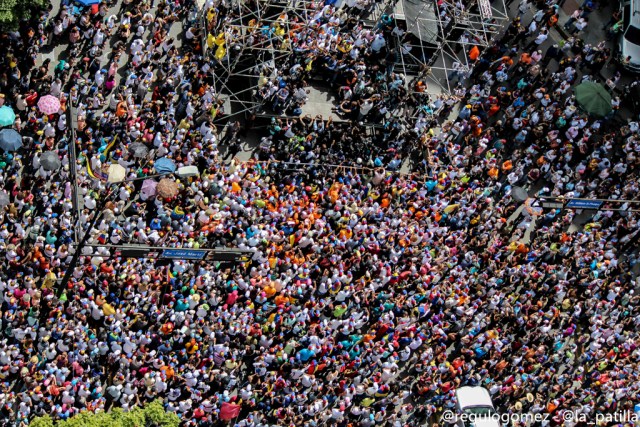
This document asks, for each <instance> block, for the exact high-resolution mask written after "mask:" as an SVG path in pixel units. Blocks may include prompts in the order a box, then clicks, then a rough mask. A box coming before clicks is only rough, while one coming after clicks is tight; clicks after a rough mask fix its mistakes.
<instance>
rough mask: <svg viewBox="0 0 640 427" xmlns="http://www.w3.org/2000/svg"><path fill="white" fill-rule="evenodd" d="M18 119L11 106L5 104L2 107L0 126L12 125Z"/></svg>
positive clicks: (0, 110)
mask: <svg viewBox="0 0 640 427" xmlns="http://www.w3.org/2000/svg"><path fill="white" fill-rule="evenodd" d="M15 121H16V113H14V112H13V110H12V109H11V107H9V106H7V105H3V106H2V107H0V126H11V125H13V122H15Z"/></svg>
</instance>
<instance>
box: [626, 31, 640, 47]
mask: <svg viewBox="0 0 640 427" xmlns="http://www.w3.org/2000/svg"><path fill="white" fill-rule="evenodd" d="M624 38H625V39H626V40H627V41H628V42H629V43H633V44H636V45H640V28H638V27H634V26H631V27H629V28H627V31H625V32H624Z"/></svg>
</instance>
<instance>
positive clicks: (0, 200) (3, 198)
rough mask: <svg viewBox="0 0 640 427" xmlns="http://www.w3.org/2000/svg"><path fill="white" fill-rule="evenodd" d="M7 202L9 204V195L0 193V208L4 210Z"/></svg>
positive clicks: (4, 192)
mask: <svg viewBox="0 0 640 427" xmlns="http://www.w3.org/2000/svg"><path fill="white" fill-rule="evenodd" d="M9 202H11V200H10V199H9V195H8V194H7V192H6V191H0V208H4V207H5V206H7V205H9Z"/></svg>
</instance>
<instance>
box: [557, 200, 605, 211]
mask: <svg viewBox="0 0 640 427" xmlns="http://www.w3.org/2000/svg"><path fill="white" fill-rule="evenodd" d="M600 206H602V201H601V200H585V199H569V202H568V203H567V205H566V206H565V207H566V208H567V209H591V210H595V211H597V210H598V209H600Z"/></svg>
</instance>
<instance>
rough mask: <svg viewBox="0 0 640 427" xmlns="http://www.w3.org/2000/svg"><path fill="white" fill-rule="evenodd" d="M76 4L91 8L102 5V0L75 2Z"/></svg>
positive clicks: (77, 0)
mask: <svg viewBox="0 0 640 427" xmlns="http://www.w3.org/2000/svg"><path fill="white" fill-rule="evenodd" d="M75 2H76V3H78V4H80V5H82V6H91V5H93V4H98V3H100V0H75Z"/></svg>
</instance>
